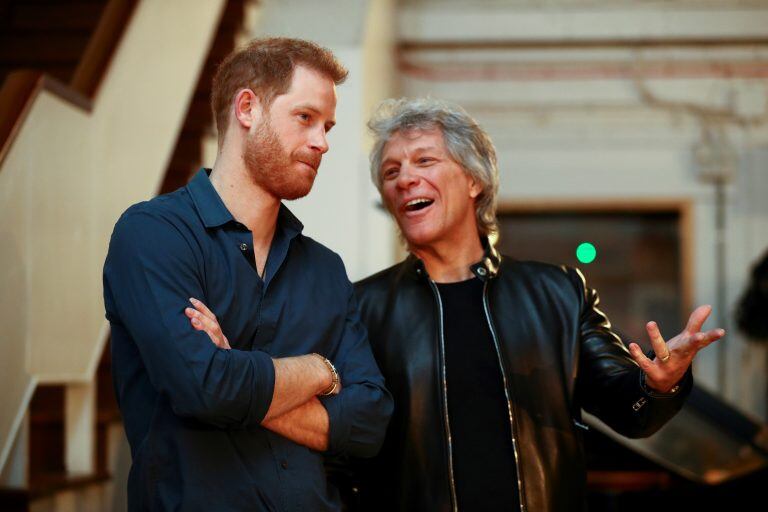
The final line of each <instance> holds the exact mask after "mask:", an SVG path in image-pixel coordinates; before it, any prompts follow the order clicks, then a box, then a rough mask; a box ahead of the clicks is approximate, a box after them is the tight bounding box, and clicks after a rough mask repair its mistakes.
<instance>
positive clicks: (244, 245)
mask: <svg viewBox="0 0 768 512" xmlns="http://www.w3.org/2000/svg"><path fill="white" fill-rule="evenodd" d="M240 250H241V251H247V250H248V244H246V243H242V244H240Z"/></svg>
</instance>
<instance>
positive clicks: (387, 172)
mask: <svg viewBox="0 0 768 512" xmlns="http://www.w3.org/2000/svg"><path fill="white" fill-rule="evenodd" d="M399 171H400V169H399V168H398V167H389V168H387V169H384V172H382V173H381V176H382V177H383V178H384V179H385V180H391V179H393V178H396V177H397V173H398V172H399Z"/></svg>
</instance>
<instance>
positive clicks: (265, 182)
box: [243, 119, 322, 200]
mask: <svg viewBox="0 0 768 512" xmlns="http://www.w3.org/2000/svg"><path fill="white" fill-rule="evenodd" d="M321 159H322V155H320V154H317V153H315V152H314V151H312V150H298V149H297V150H295V151H294V152H292V153H288V152H287V151H286V149H285V147H284V146H283V144H282V143H281V142H280V139H279V138H278V137H277V134H276V133H275V131H274V130H273V129H272V125H271V124H270V123H269V119H265V120H264V122H262V123H261V125H260V126H259V127H258V128H257V130H256V133H255V134H254V135H253V136H250V137H248V138H247V139H246V141H245V153H244V154H243V161H244V162H245V167H246V169H247V170H248V174H249V175H250V176H251V179H252V180H253V182H254V183H255V184H256V185H258V186H259V187H261V188H262V189H264V190H266V191H267V192H268V193H270V194H271V195H273V196H275V197H277V198H279V199H287V200H292V199H299V198H301V197H304V196H306V195H307V194H309V191H310V190H312V184H313V183H314V182H315V176H316V175H317V168H318V167H319V166H320V160H321ZM296 162H305V163H307V164H308V165H310V166H311V167H312V168H313V169H314V171H313V170H311V169H307V168H306V167H305V166H302V169H301V170H300V171H297V170H293V169H291V167H292V165H293V164H294V163H296Z"/></svg>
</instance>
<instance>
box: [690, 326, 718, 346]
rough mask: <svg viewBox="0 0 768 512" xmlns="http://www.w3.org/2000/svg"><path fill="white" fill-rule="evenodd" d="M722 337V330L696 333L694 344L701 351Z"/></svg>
mask: <svg viewBox="0 0 768 512" xmlns="http://www.w3.org/2000/svg"><path fill="white" fill-rule="evenodd" d="M723 336H725V330H724V329H712V330H711V331H707V332H700V333H698V334H697V335H696V339H695V343H696V346H697V348H698V349H702V348H704V347H706V346H707V345H709V344H710V343H712V342H715V341H717V340H719V339H720V338H722V337H723Z"/></svg>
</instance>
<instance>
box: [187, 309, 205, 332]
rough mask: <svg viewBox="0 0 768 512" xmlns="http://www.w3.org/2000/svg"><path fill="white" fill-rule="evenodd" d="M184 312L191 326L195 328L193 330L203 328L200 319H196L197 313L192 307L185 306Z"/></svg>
mask: <svg viewBox="0 0 768 512" xmlns="http://www.w3.org/2000/svg"><path fill="white" fill-rule="evenodd" d="M184 314H185V315H187V317H188V318H189V320H190V322H191V323H192V327H193V328H195V330H198V331H202V330H203V329H204V327H203V324H202V323H201V322H200V320H198V319H197V315H199V314H200V313H198V312H197V311H195V310H194V309H192V308H185V309H184Z"/></svg>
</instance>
